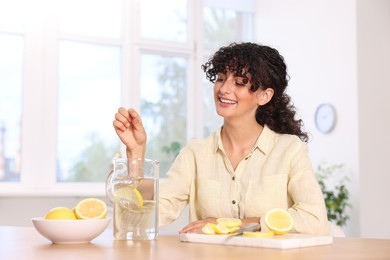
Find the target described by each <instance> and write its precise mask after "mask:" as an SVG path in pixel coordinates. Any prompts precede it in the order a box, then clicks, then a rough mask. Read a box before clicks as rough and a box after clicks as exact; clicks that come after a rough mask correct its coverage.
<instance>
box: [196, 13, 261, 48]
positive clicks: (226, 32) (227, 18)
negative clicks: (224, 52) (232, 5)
mask: <svg viewBox="0 0 390 260" xmlns="http://www.w3.org/2000/svg"><path fill="white" fill-rule="evenodd" d="M252 16H253V15H252V14H249V13H242V12H238V11H235V10H229V9H221V8H213V7H207V6H206V7H204V8H203V19H204V21H203V26H204V30H203V33H204V37H203V44H204V48H205V49H208V50H216V49H218V48H219V47H220V46H222V45H227V44H229V43H232V42H242V41H251V40H252V35H253V33H252V28H253V23H252V19H253V18H252Z"/></svg>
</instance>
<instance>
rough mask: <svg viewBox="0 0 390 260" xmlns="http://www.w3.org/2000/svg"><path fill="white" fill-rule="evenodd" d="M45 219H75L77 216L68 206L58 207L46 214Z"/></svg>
mask: <svg viewBox="0 0 390 260" xmlns="http://www.w3.org/2000/svg"><path fill="white" fill-rule="evenodd" d="M45 219H65V220H75V219H77V218H76V215H75V214H74V212H73V210H71V209H69V208H66V207H56V208H53V209H51V210H50V211H49V212H48V213H47V214H46V216H45Z"/></svg>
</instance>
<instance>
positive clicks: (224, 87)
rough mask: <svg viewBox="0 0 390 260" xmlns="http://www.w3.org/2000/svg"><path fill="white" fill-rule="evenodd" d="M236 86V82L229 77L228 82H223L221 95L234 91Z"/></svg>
mask: <svg viewBox="0 0 390 260" xmlns="http://www.w3.org/2000/svg"><path fill="white" fill-rule="evenodd" d="M233 85H234V80H233V79H232V78H230V77H228V78H227V79H226V80H224V81H223V82H222V85H221V88H220V92H221V93H230V92H231V91H232V87H233Z"/></svg>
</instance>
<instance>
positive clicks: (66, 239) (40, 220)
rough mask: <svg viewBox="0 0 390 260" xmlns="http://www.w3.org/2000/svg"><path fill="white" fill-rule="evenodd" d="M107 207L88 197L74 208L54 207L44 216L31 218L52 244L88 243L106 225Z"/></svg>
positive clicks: (107, 221)
mask: <svg viewBox="0 0 390 260" xmlns="http://www.w3.org/2000/svg"><path fill="white" fill-rule="evenodd" d="M106 214H107V207H106V206H105V203H104V202H103V201H100V200H98V199H94V198H90V199H85V200H82V201H80V202H79V203H78V204H77V205H76V207H75V208H74V209H70V208H67V207H56V208H53V209H51V210H50V211H48V212H47V213H46V215H45V216H44V217H37V218H32V223H33V226H34V227H35V229H36V230H37V231H38V233H40V234H41V235H42V236H44V237H45V238H47V239H48V240H50V241H51V242H52V243H54V244H80V243H89V242H90V241H91V240H93V239H95V238H96V237H98V236H99V235H100V234H101V233H103V231H104V230H105V229H106V228H107V227H108V225H109V223H110V220H111V219H110V218H107V217H106Z"/></svg>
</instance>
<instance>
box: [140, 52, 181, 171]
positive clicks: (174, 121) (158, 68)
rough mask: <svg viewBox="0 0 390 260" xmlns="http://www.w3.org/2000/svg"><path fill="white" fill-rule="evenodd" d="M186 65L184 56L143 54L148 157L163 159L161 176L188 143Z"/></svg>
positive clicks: (143, 95) (144, 118) (142, 95)
mask: <svg viewBox="0 0 390 260" xmlns="http://www.w3.org/2000/svg"><path fill="white" fill-rule="evenodd" d="M187 67H188V61H187V60H186V59H184V58H178V57H168V56H159V55H153V54H143V55H142V57H141V102H142V103H141V114H142V116H143V123H144V125H145V129H146V130H147V134H148V144H147V157H149V158H152V159H157V160H159V161H160V171H161V176H164V175H165V173H166V172H167V170H168V169H169V167H170V166H171V164H172V161H173V160H174V158H175V156H176V155H177V153H178V152H179V149H180V148H182V147H183V145H184V144H185V142H186V92H187V91H186V85H187Z"/></svg>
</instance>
